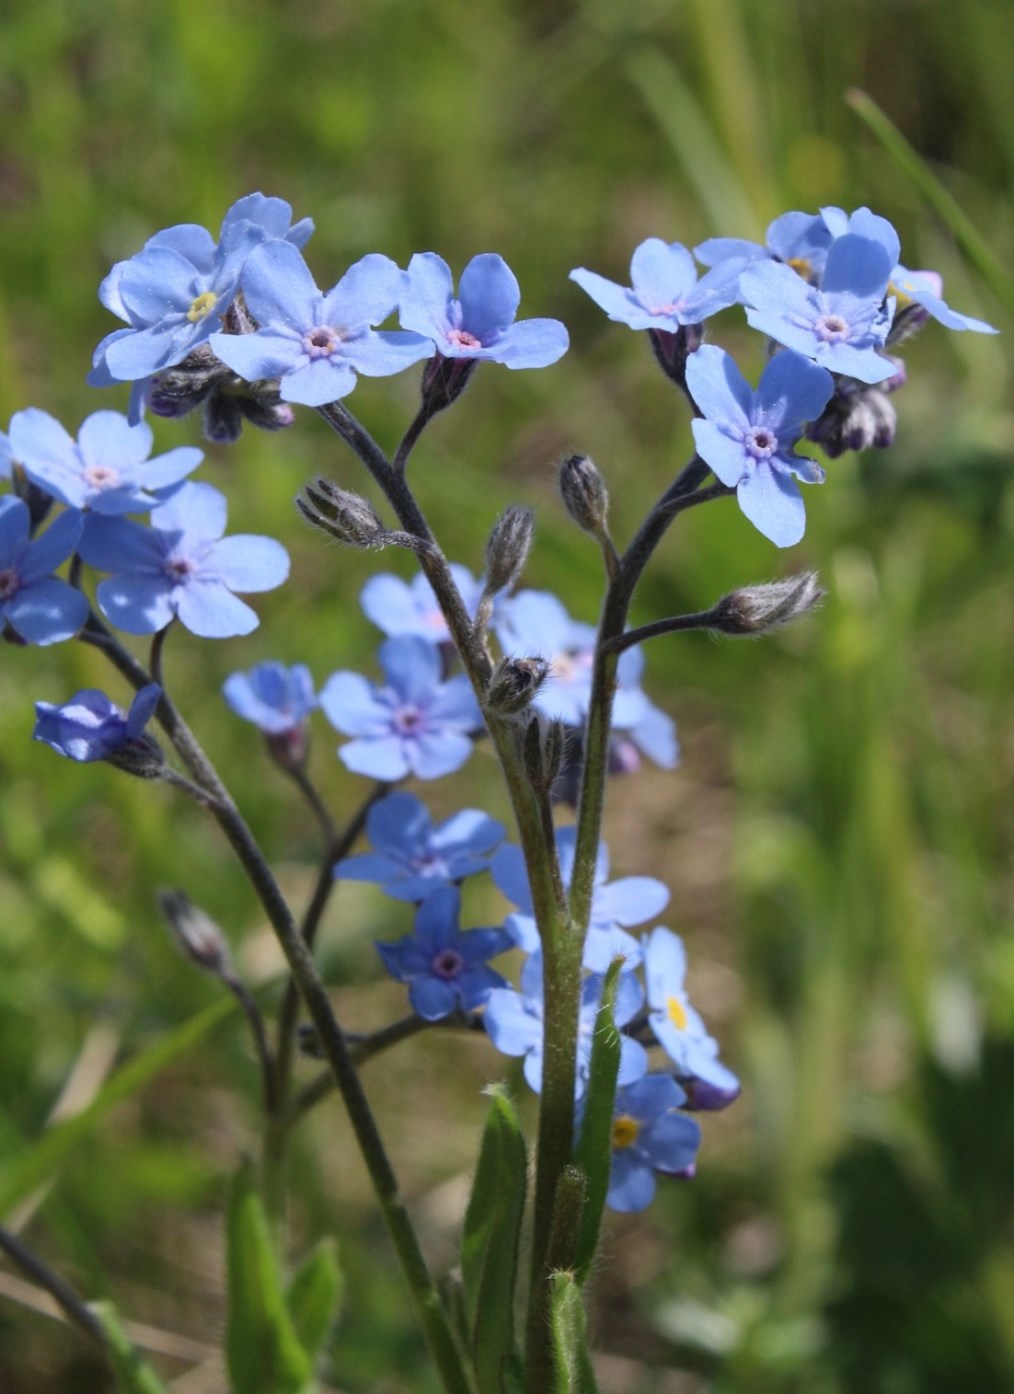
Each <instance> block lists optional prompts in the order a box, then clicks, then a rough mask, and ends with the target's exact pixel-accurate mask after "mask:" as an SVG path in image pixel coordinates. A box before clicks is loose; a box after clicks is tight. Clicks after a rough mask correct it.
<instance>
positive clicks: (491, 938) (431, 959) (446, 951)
mask: <svg viewBox="0 0 1014 1394" xmlns="http://www.w3.org/2000/svg"><path fill="white" fill-rule="evenodd" d="M460 910H461V896H460V894H459V892H458V891H457V890H456V889H455V888H454V887H453V886H439V887H437V889H436V890H434V891H431V892H430V894H429V895H428V896H427V897H426V899H425V900H424V901H423V903H422V904H421V905H420V906H419V909H418V910H417V911H416V917H415V925H414V929H413V933H412V934H411V935H407V936H406V937H405V938H404V939H399V940H397V941H396V942H395V943H394V944H381V943H378V944H377V945H376V949H377V952H378V953H379V954H380V957H381V958H382V959H383V962H384V967H385V968H386V969H387V971H388V972H389V973H390V974H391V977H392V978H397V980H398V982H400V983H408V1000H409V1001H410V1002H411V1004H412V1009H413V1011H414V1012H416V1013H417V1015H419V1016H421V1017H422V1018H423V1020H424V1021H440V1020H441V1019H442V1018H443V1017H445V1016H450V1014H451V1013H452V1012H454V1011H463V1012H474V1011H475V1010H476V1009H477V1008H478V1007H481V1006H483V1005H484V1004H485V1002H486V999H487V998H488V997H489V994H490V993H491V992H492V991H493V990H494V989H498V988H504V987H506V980H505V979H504V978H502V977H501V976H500V974H499V973H495V972H494V971H493V969H492V968H490V967H489V966H488V964H487V960H488V959H491V958H496V956H497V955H498V954H502V953H506V952H507V950H508V949H510V948H511V947H512V945H511V941H510V936H509V935H508V934H506V933H504V931H503V930H502V929H494V928H489V929H464V930H462V929H459V928H458V916H459V913H460Z"/></svg>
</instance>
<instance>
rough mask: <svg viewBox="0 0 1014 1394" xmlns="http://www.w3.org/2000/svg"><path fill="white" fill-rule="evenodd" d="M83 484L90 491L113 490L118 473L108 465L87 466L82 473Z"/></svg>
mask: <svg viewBox="0 0 1014 1394" xmlns="http://www.w3.org/2000/svg"><path fill="white" fill-rule="evenodd" d="M84 482H85V483H86V484H87V485H88V486H89V487H90V488H92V489H99V490H102V489H115V488H116V486H117V485H118V484H119V482H120V473H119V470H114V469H113V468H112V467H111V466H110V465H89V466H88V467H87V469H86V470H85V472H84Z"/></svg>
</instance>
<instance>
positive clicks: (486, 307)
mask: <svg viewBox="0 0 1014 1394" xmlns="http://www.w3.org/2000/svg"><path fill="white" fill-rule="evenodd" d="M458 299H459V300H460V302H461V326H460V327H461V328H462V329H464V330H467V332H468V333H469V334H474V335H475V337H476V338H477V339H478V340H479V341H480V342H481V343H483V344H487V343H489V341H490V340H491V339H494V338H495V337H496V336H497V334H499V333H500V332H502V331H503V330H504V329H506V328H507V326H508V325H509V324H513V323H514V317H515V315H516V314H517V312H518V305H519V304H520V303H521V290H520V287H519V286H518V282H517V277H516V276H515V275H514V272H513V271H512V270H511V269H510V267H509V266H508V265H507V263H506V262H505V261H504V259H503V257H501V256H498V255H497V253H496V252H483V253H481V254H480V255H479V256H477V257H473V258H472V260H471V261H470V262H469V263H468V265H467V266H466V267H465V269H464V271H463V272H462V273H461V280H460V281H459V283H458ZM519 366H520V365H519ZM533 366H534V365H533Z"/></svg>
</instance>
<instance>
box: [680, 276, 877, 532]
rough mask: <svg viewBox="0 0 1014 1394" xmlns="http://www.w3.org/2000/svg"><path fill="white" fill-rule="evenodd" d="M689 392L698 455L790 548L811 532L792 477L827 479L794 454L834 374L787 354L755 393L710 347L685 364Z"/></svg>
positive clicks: (757, 521)
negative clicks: (695, 411)
mask: <svg viewBox="0 0 1014 1394" xmlns="http://www.w3.org/2000/svg"><path fill="white" fill-rule="evenodd" d="M789 274H790V275H792V274H794V273H792V272H790V273H789ZM800 284H802V282H800ZM881 361H882V362H883V361H884V360H881ZM687 389H688V391H689V392H690V395H691V396H692V397H693V399H694V401H695V403H696V404H697V409H698V411H700V413H701V417H700V418H698V419H696V420H694V421H693V422H692V423H691V429H692V430H693V433H694V442H695V444H696V446H697V453H698V454H699V455H700V457H701V459H702V460H705V461H706V462H707V464H709V465H710V466H711V468H712V469H713V470H714V472H715V474H716V475H717V476H718V478H719V479H720V480H721V481H722V483H723V484H727V485H728V486H729V487H730V488H735V490H736V497H737V499H738V501H739V506H740V508H741V509H742V510H743V512H744V513H745V514H746V516H747V517H748V518H749V519H750V521H751V523H753V525H754V526H755V527H756V528H758V529H759V530H760V531H761V532H762V533H763V534H764V536H765V537H768V538H770V539H771V541H772V542H774V543H775V545H776V546H778V547H791V546H792V545H793V544H794V543H796V542H798V541H799V539H800V538H801V537H802V535H803V531H804V529H805V527H806V510H805V508H804V505H803V498H802V495H801V494H800V492H799V486H798V485H797V484H796V482H795V479H794V478H793V476H796V477H798V478H800V479H802V480H804V481H805V482H806V483H807V484H819V483H821V482H822V481H823V479H824V471H823V470H822V469H821V468H820V466H819V465H818V464H817V463H816V462H815V461H814V460H810V459H807V458H805V457H804V456H802V455H796V454H795V453H794V452H793V446H794V445H795V444H796V442H797V441H798V440H799V439H800V437H801V436H802V434H803V432H804V430H805V428H806V424H807V423H808V422H810V421H816V420H817V418H818V417H819V416H820V414H821V412H822V411H823V410H824V407H825V406H826V405H827V402H828V400H829V398H830V396H831V393H832V391H833V390H834V379H833V378H832V377H831V374H830V373H828V372H825V370H824V369H823V368H819V367H818V366H817V365H816V364H815V363H812V362H811V361H810V360H809V359H808V358H804V357H803V355H802V354H799V353H794V352H793V351H792V350H791V349H786V350H785V351H784V352H782V353H776V354H775V356H774V357H773V358H772V359H770V360H769V362H768V363H767V365H766V367H765V369H764V371H763V373H762V374H761V379H760V383H759V384H758V387H757V391H756V392H754V390H753V389H752V388H751V387H750V384H749V383H748V382H747V381H746V379H745V378H744V377H743V375H742V373H741V372H740V371H739V369H738V368H737V367H736V364H735V362H734V360H733V359H732V357H731V355H730V354H728V353H726V352H725V350H724V349H720V348H716V347H714V346H713V345H709V344H705V345H704V346H703V347H701V348H699V349H698V350H697V352H696V353H692V354H691V355H690V357H689V358H688V359H687Z"/></svg>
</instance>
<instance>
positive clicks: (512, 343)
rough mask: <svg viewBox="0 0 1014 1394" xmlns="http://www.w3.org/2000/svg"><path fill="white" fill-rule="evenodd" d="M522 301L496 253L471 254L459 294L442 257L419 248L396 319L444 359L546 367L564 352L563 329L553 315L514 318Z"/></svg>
mask: <svg viewBox="0 0 1014 1394" xmlns="http://www.w3.org/2000/svg"><path fill="white" fill-rule="evenodd" d="M520 303H521V290H520V288H519V286H518V283H517V279H516V277H515V275H514V273H513V271H512V270H511V269H510V267H509V266H508V265H507V263H506V262H505V261H504V259H503V257H501V256H498V255H497V254H496V253H495V252H483V253H482V254H481V255H479V256H476V257H473V258H472V260H471V261H470V262H469V263H468V265H467V266H466V267H465V269H464V271H462V273H461V281H460V283H459V286H458V296H457V298H455V295H454V280H453V278H452V276H451V268H450V267H449V266H448V265H447V263H446V261H444V259H443V258H442V257H439V256H437V254H436V253H435V252H417V253H416V255H415V256H414V257H413V258H412V260H411V261H410V262H409V264H408V271H407V272H406V273H405V288H404V290H403V292H402V296H401V312H400V318H401V323H402V326H403V327H404V328H405V329H410V330H413V331H414V332H415V333H417V334H423V335H425V337H426V338H427V339H428V340H429V341H430V343H431V344H432V345H433V346H434V347H435V348H436V351H437V352H438V353H439V354H440V355H441V357H442V358H467V359H475V360H477V361H479V362H483V361H487V362H491V363H503V364H504V365H505V366H506V367H508V368H546V367H548V366H549V365H550V364H551V363H555V362H556V361H557V360H558V359H560V358H562V357H563V355H564V354H565V353H566V352H567V347H568V343H569V339H568V336H567V330H566V329H565V328H564V326H563V325H562V324H561V323H560V321H559V320H556V319H523V320H518V319H516V316H517V312H518V305H519V304H520Z"/></svg>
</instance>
